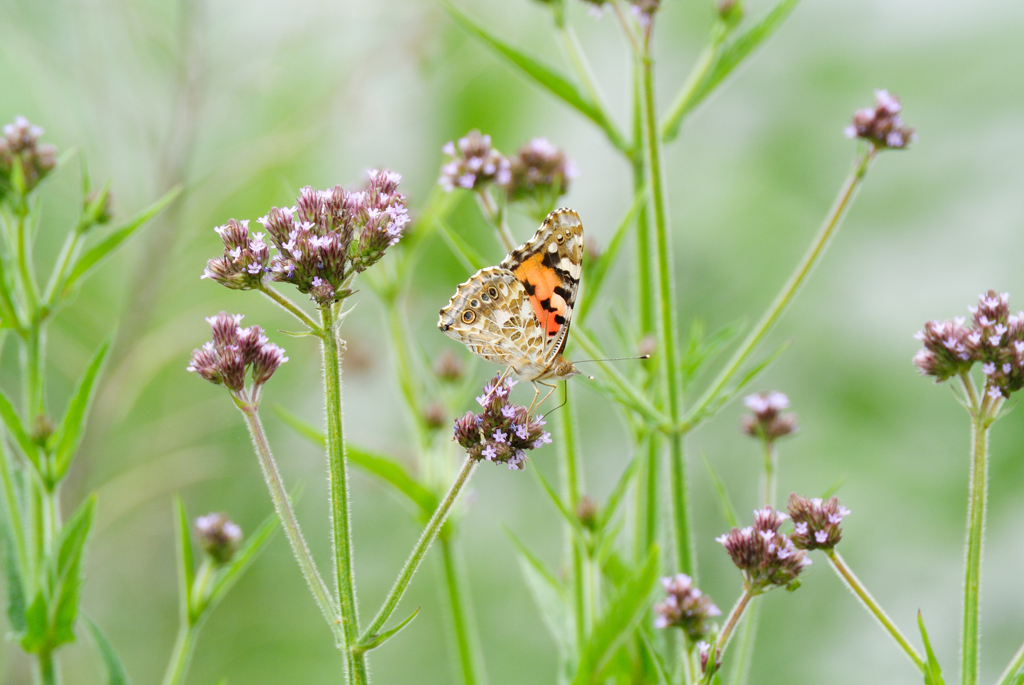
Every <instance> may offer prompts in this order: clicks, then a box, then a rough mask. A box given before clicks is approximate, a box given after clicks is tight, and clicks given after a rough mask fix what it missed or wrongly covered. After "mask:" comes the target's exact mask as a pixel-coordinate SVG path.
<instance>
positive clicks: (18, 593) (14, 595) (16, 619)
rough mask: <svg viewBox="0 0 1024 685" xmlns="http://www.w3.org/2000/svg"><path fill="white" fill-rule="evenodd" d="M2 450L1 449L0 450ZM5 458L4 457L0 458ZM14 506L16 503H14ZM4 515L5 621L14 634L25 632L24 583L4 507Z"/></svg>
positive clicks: (0, 525)
mask: <svg viewBox="0 0 1024 685" xmlns="http://www.w3.org/2000/svg"><path fill="white" fill-rule="evenodd" d="M0 449H2V448H0ZM0 458H5V457H0ZM14 504H15V505H16V503H14ZM3 509H4V515H3V516H0V554H2V555H3V560H2V562H3V567H4V569H3V570H4V580H5V581H6V583H5V584H6V591H7V621H8V622H9V623H10V624H11V630H12V631H13V632H14V633H15V634H22V633H24V632H25V628H26V627H27V626H26V623H25V610H26V607H25V581H24V578H23V576H22V568H21V566H20V564H19V563H18V558H19V555H18V551H17V548H16V543H15V539H16V538H15V535H14V530H13V528H12V526H13V522H12V521H11V517H10V515H9V514H8V513H7V511H6V510H7V507H4V508H3Z"/></svg>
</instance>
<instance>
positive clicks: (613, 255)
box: [576, 185, 648, 323]
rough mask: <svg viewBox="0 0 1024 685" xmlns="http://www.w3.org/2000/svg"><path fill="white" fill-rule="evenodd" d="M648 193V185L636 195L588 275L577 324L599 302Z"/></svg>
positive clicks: (577, 313)
mask: <svg viewBox="0 0 1024 685" xmlns="http://www.w3.org/2000/svg"><path fill="white" fill-rule="evenodd" d="M647 191H648V187H647V186H646V185H645V186H644V187H643V188H641V189H640V190H639V191H637V193H636V195H635V196H634V197H633V205H632V206H631V207H630V208H629V211H627V212H626V215H625V216H624V217H622V221H620V222H619V227H618V228H616V229H615V233H614V234H612V239H611V241H610V242H609V243H608V247H607V249H606V250H605V251H604V253H603V254H602V255H601V256H600V257H599V258H598V260H597V263H596V264H594V265H593V266H592V267H591V268H590V270H589V272H588V273H587V280H586V281H585V286H584V290H583V297H581V298H580V302H579V304H578V305H577V306H576V322H577V323H582V322H583V321H585V320H586V318H587V314H589V313H590V307H591V305H592V303H593V302H594V301H596V300H597V295H598V293H600V292H601V286H602V285H604V279H605V276H607V275H608V272H609V271H610V270H611V267H612V265H613V264H615V263H616V262H617V261H618V258H619V252H620V250H621V249H622V246H623V245H624V244H625V242H626V241H625V238H626V234H627V233H629V227H630V226H632V225H633V223H634V222H635V221H636V217H637V215H638V214H639V213H640V210H641V209H643V207H644V204H645V203H646V202H647V194H648V192H647Z"/></svg>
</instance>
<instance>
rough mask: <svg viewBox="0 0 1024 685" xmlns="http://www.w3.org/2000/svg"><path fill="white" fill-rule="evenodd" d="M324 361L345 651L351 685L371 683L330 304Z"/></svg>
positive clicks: (324, 318) (324, 331)
mask: <svg viewBox="0 0 1024 685" xmlns="http://www.w3.org/2000/svg"><path fill="white" fill-rule="evenodd" d="M320 317H321V324H322V325H321V335H320V340H321V343H322V348H323V349H322V353H323V361H324V398H325V404H326V411H327V465H328V473H329V486H330V493H331V494H330V500H331V533H332V541H333V543H334V544H333V546H334V567H335V580H336V581H337V585H338V604H339V607H340V610H341V623H342V637H343V641H342V645H341V647H342V650H343V652H344V654H345V662H346V663H347V664H349V666H348V668H349V669H350V673H351V676H352V681H351V682H352V685H365V683H367V682H369V677H368V675H367V672H366V656H365V654H364V653H362V652H356V651H355V650H353V647H354V646H355V645H356V635H357V634H358V626H359V614H358V607H357V605H356V583H355V577H354V574H353V570H352V536H351V532H350V530H349V506H348V474H347V473H346V470H345V469H346V464H345V439H344V432H343V428H342V413H341V359H340V357H339V348H338V331H337V330H336V326H335V318H334V311H333V309H332V308H331V307H323V308H322V309H321V310H320Z"/></svg>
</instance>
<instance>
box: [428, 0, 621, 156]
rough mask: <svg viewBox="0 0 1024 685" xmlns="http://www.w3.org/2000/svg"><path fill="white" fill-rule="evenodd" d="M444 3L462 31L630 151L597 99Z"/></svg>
mask: <svg viewBox="0 0 1024 685" xmlns="http://www.w3.org/2000/svg"><path fill="white" fill-rule="evenodd" d="M441 4H442V5H443V6H444V8H445V9H446V10H448V14H450V15H451V17H452V18H453V19H454V20H455V21H456V22H457V23H458V24H459V25H460V26H462V28H464V29H465V30H466V31H468V32H469V33H470V34H472V35H473V36H476V38H478V39H479V40H481V41H483V43H484V44H485V45H486V46H487V47H489V48H490V49H491V50H493V51H494V52H496V53H497V54H499V55H501V56H502V57H504V58H505V59H507V60H508V61H509V62H511V63H512V64H514V65H515V66H516V67H518V68H519V69H520V70H521V71H522V72H523V73H524V74H526V75H527V76H529V77H530V78H531V79H533V80H534V81H535V82H536V83H537V84H538V85H540V86H542V87H543V88H545V89H546V90H547V91H548V92H550V93H551V94H552V95H554V96H556V97H558V98H559V99H561V100H562V101H563V102H565V103H566V104H567V105H569V106H570V107H572V108H573V109H575V110H576V111H577V112H579V113H580V114H582V115H583V116H585V117H586V118H587V119H590V120H591V121H592V122H594V123H595V124H597V125H598V126H600V127H601V129H602V130H603V131H604V132H605V133H606V134H607V135H608V138H609V140H611V142H612V144H613V145H615V147H617V148H618V149H620V150H626V149H628V148H629V145H628V143H626V141H625V139H624V138H623V136H622V134H621V133H619V132H618V130H616V128H615V126H614V125H613V124H612V122H611V119H610V118H609V117H608V116H607V115H606V114H605V113H604V112H603V111H602V110H601V108H600V107H599V106H598V105H597V104H596V103H595V102H594V101H593V100H591V99H590V97H589V96H588V95H586V94H585V93H584V92H583V91H581V90H580V89H579V88H577V87H576V85H575V84H574V83H573V82H572V81H570V80H569V79H568V78H567V77H566V76H564V75H562V74H561V73H559V72H558V71H557V70H556V69H554V68H553V67H551V66H549V65H547V64H544V63H543V62H541V61H540V60H538V59H537V58H535V57H533V56H531V55H528V54H526V53H525V52H522V51H521V50H519V49H518V48H515V47H512V46H511V45H509V44H508V43H506V42H504V41H503V40H501V39H500V38H498V37H497V36H495V35H494V34H492V33H491V32H490V31H488V30H487V29H485V28H484V27H482V26H480V25H479V24H477V23H476V22H475V21H473V20H472V19H470V18H469V17H468V16H467V15H466V14H465V13H463V12H462V10H460V9H459V8H457V7H456V6H455V5H453V4H452V3H450V2H448V0H441Z"/></svg>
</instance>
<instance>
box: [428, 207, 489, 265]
mask: <svg viewBox="0 0 1024 685" xmlns="http://www.w3.org/2000/svg"><path fill="white" fill-rule="evenodd" d="M434 223H436V224H437V225H438V226H439V227H440V229H441V237H442V238H444V241H445V242H446V243H448V247H449V248H450V249H451V251H452V254H454V255H455V257H456V258H457V259H458V260H459V261H460V262H462V266H464V267H466V271H468V272H470V273H472V272H474V271H479V270H480V269H482V268H484V267H485V266H487V260H486V259H484V258H483V257H481V256H480V253H479V252H477V251H476V250H475V249H473V246H472V245H470V244H469V243H468V242H466V239H465V238H463V237H462V236H461V235H459V234H458V233H456V232H455V229H453V228H452V227H451V225H450V224H449V223H448V222H447V221H445V220H444V219H442V218H441V217H438V218H437V220H436V221H435V222H434Z"/></svg>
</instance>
